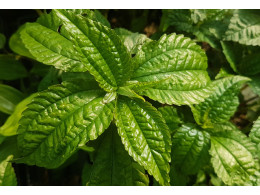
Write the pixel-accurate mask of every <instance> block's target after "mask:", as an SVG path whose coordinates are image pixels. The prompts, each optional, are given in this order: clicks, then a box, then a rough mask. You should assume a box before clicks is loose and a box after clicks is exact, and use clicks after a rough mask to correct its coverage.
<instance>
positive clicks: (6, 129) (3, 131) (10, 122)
mask: <svg viewBox="0 0 260 195" xmlns="http://www.w3.org/2000/svg"><path fill="white" fill-rule="evenodd" d="M35 95H36V94H32V95H30V96H29V97H27V98H25V99H24V100H22V101H21V102H20V103H19V104H17V105H16V107H15V109H14V112H13V113H12V114H11V115H10V116H9V117H8V119H7V120H6V121H5V123H4V125H3V126H1V127H0V136H1V135H3V136H13V135H16V134H17V129H18V126H19V123H18V122H19V120H20V119H21V117H22V112H23V111H24V110H25V109H26V108H27V105H28V104H29V103H31V101H32V99H33V98H34V97H35Z"/></svg>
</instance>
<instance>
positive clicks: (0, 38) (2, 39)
mask: <svg viewBox="0 0 260 195" xmlns="http://www.w3.org/2000/svg"><path fill="white" fill-rule="evenodd" d="M5 40H6V39H5V36H4V35H3V34H2V33H0V49H3V48H4V46H5Z"/></svg>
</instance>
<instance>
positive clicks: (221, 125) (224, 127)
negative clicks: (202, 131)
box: [212, 121, 237, 132]
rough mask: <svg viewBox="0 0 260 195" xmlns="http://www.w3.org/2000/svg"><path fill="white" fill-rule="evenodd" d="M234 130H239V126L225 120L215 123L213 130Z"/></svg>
mask: <svg viewBox="0 0 260 195" xmlns="http://www.w3.org/2000/svg"><path fill="white" fill-rule="evenodd" d="M232 130H237V127H236V126H235V125H234V124H233V123H231V122H229V121H224V122H222V123H215V124H213V129H212V131H213V132H218V131H232Z"/></svg>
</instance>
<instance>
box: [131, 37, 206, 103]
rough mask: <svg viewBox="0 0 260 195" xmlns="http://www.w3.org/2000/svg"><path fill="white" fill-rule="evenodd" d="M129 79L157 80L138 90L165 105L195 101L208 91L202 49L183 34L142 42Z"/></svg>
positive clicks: (204, 95) (199, 100)
mask: <svg viewBox="0 0 260 195" xmlns="http://www.w3.org/2000/svg"><path fill="white" fill-rule="evenodd" d="M135 63H136V70H135V72H134V74H133V76H132V78H131V79H132V80H136V81H139V82H155V81H156V82H158V84H157V85H155V86H153V87H150V88H148V89H145V90H143V91H141V90H140V91H138V93H139V94H142V95H146V96H148V97H149V98H151V99H153V100H157V101H159V102H161V103H166V104H176V105H184V104H197V103H199V102H201V101H203V100H204V99H205V98H206V97H207V96H208V95H209V94H210V89H209V88H207V87H208V86H209V83H210V78H209V76H208V73H207V71H206V69H207V57H206V55H205V52H204V51H203V50H202V49H201V48H200V46H198V45H196V44H195V43H194V42H192V41H191V40H190V39H189V38H185V37H183V35H176V34H171V35H168V36H166V35H163V36H162V37H161V38H160V40H159V41H158V42H156V41H152V42H149V43H147V44H144V45H143V46H142V48H140V50H139V51H138V53H137V54H136V56H135Z"/></svg>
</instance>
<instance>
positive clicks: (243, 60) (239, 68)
mask: <svg viewBox="0 0 260 195" xmlns="http://www.w3.org/2000/svg"><path fill="white" fill-rule="evenodd" d="M221 45H222V48H223V53H224V54H225V56H226V58H227V61H228V62H229V64H230V66H231V68H232V69H233V70H234V71H235V72H237V73H239V74H241V75H255V74H257V73H260V66H259V63H260V57H259V52H260V48H259V47H252V46H251V47H249V46H243V45H240V44H238V43H232V42H221Z"/></svg>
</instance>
